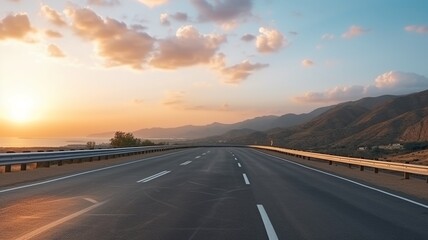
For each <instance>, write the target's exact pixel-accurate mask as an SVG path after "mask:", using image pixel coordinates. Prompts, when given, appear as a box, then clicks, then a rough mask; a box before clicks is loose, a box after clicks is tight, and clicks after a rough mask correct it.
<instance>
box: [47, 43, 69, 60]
mask: <svg viewBox="0 0 428 240" xmlns="http://www.w3.org/2000/svg"><path fill="white" fill-rule="evenodd" d="M48 54H49V56H51V57H57V58H62V57H65V54H64V53H63V52H62V50H61V49H60V48H59V47H57V46H56V45H54V44H50V45H49V46H48Z"/></svg>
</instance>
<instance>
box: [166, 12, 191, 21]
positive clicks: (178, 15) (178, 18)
mask: <svg viewBox="0 0 428 240" xmlns="http://www.w3.org/2000/svg"><path fill="white" fill-rule="evenodd" d="M170 16H171V17H172V18H173V19H174V20H176V21H179V22H185V21H187V20H188V19H189V16H188V15H187V13H183V12H176V13H174V14H171V15H170Z"/></svg>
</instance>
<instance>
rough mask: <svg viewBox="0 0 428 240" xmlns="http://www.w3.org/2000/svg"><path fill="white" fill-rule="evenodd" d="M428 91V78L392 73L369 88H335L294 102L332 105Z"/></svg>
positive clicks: (380, 77) (307, 95)
mask: <svg viewBox="0 0 428 240" xmlns="http://www.w3.org/2000/svg"><path fill="white" fill-rule="evenodd" d="M426 89H428V78H427V77H425V76H422V75H418V74H416V73H407V72H399V71H390V72H386V73H384V74H381V75H379V76H378V77H377V78H376V79H375V80H374V83H373V84H370V85H368V86H359V85H354V86H347V87H334V88H332V89H329V90H327V91H325V92H307V93H305V94H304V95H302V96H297V97H295V98H294V100H296V101H298V102H304V103H320V102H323V103H331V102H341V101H350V100H356V99H359V98H363V97H369V96H379V95H385V94H396V95H402V94H409V93H413V92H417V91H422V90H426Z"/></svg>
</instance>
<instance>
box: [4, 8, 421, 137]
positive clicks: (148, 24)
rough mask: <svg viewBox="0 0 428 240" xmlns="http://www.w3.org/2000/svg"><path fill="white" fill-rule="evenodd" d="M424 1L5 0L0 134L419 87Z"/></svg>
mask: <svg viewBox="0 0 428 240" xmlns="http://www.w3.org/2000/svg"><path fill="white" fill-rule="evenodd" d="M427 12H428V1H419V0H408V1H399V0H376V1H373V0H355V1H354V0H350V1H343V0H326V1H310V0H174V1H173V0H69V1H59V0H44V1H39V0H0V137H67V136H70V137H77V136H86V135H88V134H92V133H100V132H110V131H118V130H120V131H134V130H138V129H141V128H151V127H177V126H182V125H189V124H191V125H204V124H210V123H212V122H221V123H234V122H238V121H242V120H245V119H249V118H254V117H258V116H264V115H282V114H286V113H297V114H299V113H305V112H309V111H312V110H314V109H316V108H318V107H321V106H327V105H333V104H337V103H339V102H344V101H351V100H357V99H360V98H363V97H373V96H380V95H384V94H395V95H398V94H408V93H412V92H417V91H422V90H425V89H428V67H427V61H428V60H427V56H428V55H427V53H428V13H427Z"/></svg>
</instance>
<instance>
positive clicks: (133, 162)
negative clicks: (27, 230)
mask: <svg viewBox="0 0 428 240" xmlns="http://www.w3.org/2000/svg"><path fill="white" fill-rule="evenodd" d="M177 153H179V152H175V153H169V154H165V155H161V156H155V157H149V158H144V159H140V160H136V161H132V162H127V163H121V164H117V165H113V166H109V167H103V168H99V169H94V170H90V171H85V172H81V173H76V174H72V175H68V176H64V177H60V178H54V179H51V180H47V181H43V182H36V183H31V184H27V185H23V186H19V187H13V188H7V189H3V190H0V193H5V192H10V191H15V190H19V189H23V188H29V187H35V186H39V185H43V184H47V183H51V182H57V181H61V180H65V179H69V178H74V177H78V176H81V175H86V174H90V173H95V172H100V171H104V170H108V169H112V168H117V167H122V166H126V165H131V164H135V163H139V162H143V161H147V160H151V159H156V158H161V157H166V156H171V155H174V154H177Z"/></svg>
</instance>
